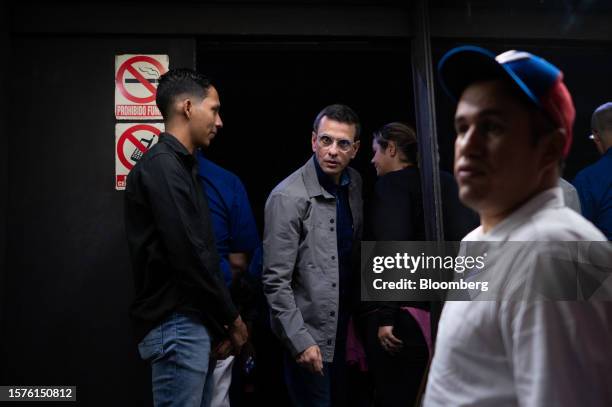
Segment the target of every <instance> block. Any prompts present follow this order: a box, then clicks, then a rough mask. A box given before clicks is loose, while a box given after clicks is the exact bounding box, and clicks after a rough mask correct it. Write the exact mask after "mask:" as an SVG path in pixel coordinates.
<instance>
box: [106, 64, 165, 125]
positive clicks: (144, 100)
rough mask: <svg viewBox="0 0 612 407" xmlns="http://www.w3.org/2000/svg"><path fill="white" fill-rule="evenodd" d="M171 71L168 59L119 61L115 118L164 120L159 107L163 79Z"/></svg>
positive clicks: (116, 70)
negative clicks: (161, 78) (156, 99)
mask: <svg viewBox="0 0 612 407" xmlns="http://www.w3.org/2000/svg"><path fill="white" fill-rule="evenodd" d="M168 68H169V58H168V55H117V56H116V57H115V118H116V119H117V120H126V119H138V120H140V119H154V120H158V119H161V118H162V117H161V113H160V111H159V109H158V108H157V106H156V105H155V97H156V95H157V85H158V83H159V77H160V76H161V75H162V74H164V73H166V72H167V71H168Z"/></svg>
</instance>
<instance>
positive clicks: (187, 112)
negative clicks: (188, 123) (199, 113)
mask: <svg viewBox="0 0 612 407" xmlns="http://www.w3.org/2000/svg"><path fill="white" fill-rule="evenodd" d="M180 103H181V111H182V113H183V116H185V118H186V119H187V120H189V119H191V111H192V109H193V103H192V102H191V99H183V100H182V101H181V102H180Z"/></svg>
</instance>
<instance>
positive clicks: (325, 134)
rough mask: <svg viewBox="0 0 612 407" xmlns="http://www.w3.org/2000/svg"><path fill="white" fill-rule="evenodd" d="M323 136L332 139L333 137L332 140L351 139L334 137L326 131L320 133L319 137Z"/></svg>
mask: <svg viewBox="0 0 612 407" xmlns="http://www.w3.org/2000/svg"><path fill="white" fill-rule="evenodd" d="M323 136H327V137H329V138H332V139H334V140H347V141H351V140H350V139H348V138H344V137H334V136H332V135H331V134H327V133H321V135H320V136H319V137H323Z"/></svg>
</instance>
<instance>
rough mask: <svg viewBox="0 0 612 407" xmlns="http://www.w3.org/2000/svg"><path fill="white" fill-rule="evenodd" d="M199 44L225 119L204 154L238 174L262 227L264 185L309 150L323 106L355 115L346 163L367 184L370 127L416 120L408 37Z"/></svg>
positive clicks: (290, 168) (288, 170)
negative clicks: (355, 135)
mask: <svg viewBox="0 0 612 407" xmlns="http://www.w3.org/2000/svg"><path fill="white" fill-rule="evenodd" d="M197 49H198V52H197V55H198V56H197V62H196V65H197V68H198V70H199V71H201V72H203V73H205V74H207V75H210V76H211V77H212V78H213V79H214V81H215V83H217V84H218V87H219V89H220V94H221V103H222V108H221V116H222V118H223V120H224V124H225V126H224V129H223V131H222V132H221V133H220V134H219V137H218V138H217V139H215V140H214V142H213V144H212V147H211V148H210V149H209V151H208V152H207V154H208V155H209V156H210V157H211V159H212V160H213V161H215V162H217V163H218V164H220V165H221V166H223V167H225V168H227V169H229V170H231V171H233V172H235V173H236V174H237V175H238V176H239V177H240V178H241V179H242V181H243V183H244V184H245V187H246V189H247V191H248V193H249V198H250V200H251V204H252V206H253V211H254V213H255V217H256V218H257V222H258V226H259V228H260V231H262V230H263V229H262V227H263V207H264V204H265V200H266V198H267V196H268V194H269V192H270V191H271V190H272V188H274V186H275V185H276V184H277V183H279V182H280V181H281V180H283V179H284V178H285V177H286V176H288V175H289V174H290V173H292V172H293V171H295V170H296V169H297V168H299V167H300V166H301V165H302V164H303V163H304V162H305V161H306V160H307V158H308V157H310V155H311V154H312V151H311V149H310V135H311V131H312V122H313V120H314V118H315V116H316V115H317V113H318V112H319V111H320V110H321V109H322V108H323V107H325V106H326V105H329V104H332V103H344V104H347V105H349V106H351V107H352V108H353V109H355V111H356V112H357V114H358V115H359V116H360V119H361V121H362V135H361V150H360V152H359V153H358V155H357V158H356V159H355V161H354V162H353V163H352V166H353V167H354V168H356V169H357V170H359V171H360V172H361V174H362V176H363V178H364V186H365V188H364V189H365V190H366V191H367V188H368V187H369V186H370V185H371V184H372V182H373V181H374V178H375V173H374V171H373V169H372V168H371V165H370V164H369V162H370V159H371V158H372V149H371V140H372V139H371V134H372V131H374V130H375V129H377V128H378V127H380V126H381V125H383V124H384V123H387V122H390V121H406V122H408V123H411V124H413V123H414V106H413V90H412V71H411V69H412V68H411V62H410V49H409V42H408V41H397V40H376V41H371V40H363V41H360V40H351V41H340V40H337V39H313V40H311V41H304V40H300V41H292V40H255V41H248V42H247V41H244V42H241V41H234V42H230V43H228V42H226V41H223V42H221V41H219V42H211V41H201V42H200V43H199V44H198V46H197Z"/></svg>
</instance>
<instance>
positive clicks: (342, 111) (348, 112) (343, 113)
mask: <svg viewBox="0 0 612 407" xmlns="http://www.w3.org/2000/svg"><path fill="white" fill-rule="evenodd" d="M323 117H327V118H328V119H330V120H335V121H337V122H340V123H347V124H354V125H355V140H354V141H357V140H359V134H360V133H361V124H360V123H359V116H357V113H355V111H354V110H353V109H351V108H350V107H348V106H347V105H341V104H334V105H329V106H327V107H325V108H324V109H323V110H321V111H320V112H319V114H318V115H317V117H316V118H315V120H314V123H313V125H312V128H313V130H314V132H315V133H316V132H318V131H319V124H321V120H322V119H323Z"/></svg>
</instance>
